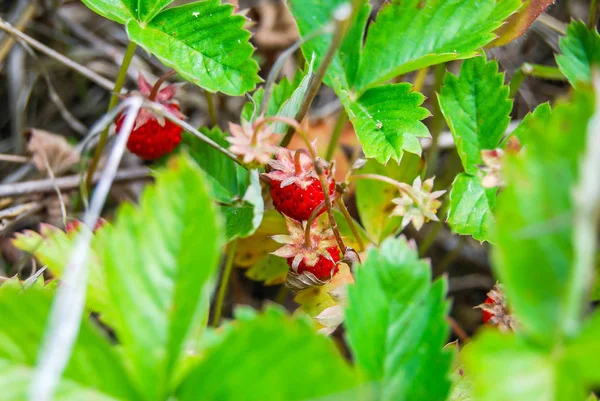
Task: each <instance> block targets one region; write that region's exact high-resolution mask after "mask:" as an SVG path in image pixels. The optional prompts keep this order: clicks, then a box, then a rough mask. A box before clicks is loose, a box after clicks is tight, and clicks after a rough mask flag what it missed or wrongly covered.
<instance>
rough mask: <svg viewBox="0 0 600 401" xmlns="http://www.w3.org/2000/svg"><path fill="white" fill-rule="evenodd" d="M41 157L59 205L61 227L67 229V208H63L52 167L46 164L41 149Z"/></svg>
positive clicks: (43, 152) (63, 203)
mask: <svg viewBox="0 0 600 401" xmlns="http://www.w3.org/2000/svg"><path fill="white" fill-rule="evenodd" d="M41 155H42V159H43V160H44V167H46V171H47V172H48V176H49V178H50V181H51V182H52V186H53V187H54V191H55V192H56V196H57V197H58V203H59V204H60V214H61V217H62V223H63V226H64V227H65V228H67V207H66V206H65V200H64V199H63V196H62V192H61V190H60V188H59V187H58V185H57V184H56V177H55V176H54V172H53V171H52V167H50V163H48V158H47V157H46V152H45V151H44V150H43V149H42V152H41Z"/></svg>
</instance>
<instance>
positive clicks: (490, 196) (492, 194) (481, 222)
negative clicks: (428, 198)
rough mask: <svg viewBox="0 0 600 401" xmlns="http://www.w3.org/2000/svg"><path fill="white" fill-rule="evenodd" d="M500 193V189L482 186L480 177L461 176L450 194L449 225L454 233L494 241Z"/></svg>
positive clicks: (455, 181)
mask: <svg viewBox="0 0 600 401" xmlns="http://www.w3.org/2000/svg"><path fill="white" fill-rule="evenodd" d="M497 192H498V188H484V187H482V186H481V179H480V178H479V177H476V176H472V175H468V174H465V173H461V174H459V175H458V176H457V177H456V179H455V180H454V183H453V184H452V190H451V192H450V209H449V212H448V224H449V225H450V228H451V229H452V231H454V232H455V233H457V234H460V235H471V236H472V237H473V238H475V239H476V240H478V241H481V242H483V241H491V239H492V233H493V231H494V226H495V220H494V215H493V213H492V211H493V210H494V208H495V206H496V193H497Z"/></svg>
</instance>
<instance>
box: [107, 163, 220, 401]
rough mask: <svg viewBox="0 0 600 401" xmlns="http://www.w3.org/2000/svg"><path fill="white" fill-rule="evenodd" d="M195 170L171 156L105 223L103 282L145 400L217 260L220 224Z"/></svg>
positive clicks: (160, 391)
mask: <svg viewBox="0 0 600 401" xmlns="http://www.w3.org/2000/svg"><path fill="white" fill-rule="evenodd" d="M219 217H220V216H219V213H218V211H217V210H216V207H215V205H214V204H213V201H212V199H211V196H210V190H209V189H208V188H207V184H206V181H205V179H204V177H203V174H202V172H201V171H200V169H199V168H198V167H197V166H196V165H195V164H194V163H193V162H191V161H190V160H189V159H187V158H185V157H183V158H178V159H174V160H172V161H171V163H170V167H169V169H168V170H166V171H163V172H161V173H160V174H158V176H157V182H156V185H154V186H152V187H149V188H148V189H147V190H146V191H145V192H144V193H143V195H142V197H141V200H140V208H139V209H135V208H134V207H133V206H131V205H124V206H123V207H121V209H120V210H119V213H118V216H117V219H116V222H115V224H114V226H111V227H106V228H104V229H103V230H102V231H101V233H100V234H99V235H100V240H101V241H102V242H103V245H104V266H105V269H106V279H107V280H106V282H107V286H108V289H109V292H110V295H111V300H112V302H113V303H114V305H115V307H116V310H117V312H118V314H119V316H118V317H119V324H118V331H117V333H116V334H117V337H118V338H119V341H120V343H121V344H122V347H123V353H124V355H125V356H126V357H127V359H128V363H129V364H130V365H131V367H132V368H133V370H134V377H135V384H136V385H137V387H138V389H139V390H140V392H142V393H143V394H144V396H145V398H146V399H148V400H153V399H164V398H165V395H166V392H167V390H168V388H169V386H170V384H171V383H170V380H171V376H172V372H173V370H174V365H175V364H176V363H177V361H178V360H179V358H180V357H181V354H182V351H183V345H184V342H185V340H186V338H187V337H188V336H189V335H190V333H192V332H193V331H194V329H196V328H197V325H198V324H200V323H201V322H202V318H201V315H202V314H203V313H206V310H202V308H200V306H201V304H202V294H203V291H207V290H208V288H209V286H210V284H211V282H212V277H213V275H214V273H215V270H216V267H217V263H218V261H219V253H220V247H221V245H222V241H221V236H220V233H221V231H220V230H221V224H220V218H219Z"/></svg>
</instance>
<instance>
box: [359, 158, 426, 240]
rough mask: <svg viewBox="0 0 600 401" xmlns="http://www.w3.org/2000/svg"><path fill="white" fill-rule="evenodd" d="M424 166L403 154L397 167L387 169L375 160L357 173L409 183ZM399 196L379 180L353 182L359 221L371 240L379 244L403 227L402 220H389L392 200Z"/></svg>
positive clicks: (396, 190)
mask: <svg viewBox="0 0 600 401" xmlns="http://www.w3.org/2000/svg"><path fill="white" fill-rule="evenodd" d="M422 167H423V165H422V163H421V160H420V158H419V156H417V155H414V154H412V153H408V154H405V155H404V156H403V158H402V162H400V164H396V163H388V164H387V165H386V166H384V165H383V164H380V163H378V162H377V161H375V160H369V161H367V164H366V165H365V166H364V167H363V168H361V169H360V170H359V171H358V172H359V174H379V175H383V176H386V177H390V178H392V179H394V180H396V181H399V182H406V183H409V184H412V182H413V181H414V179H415V178H416V177H417V175H419V172H420V171H421V169H422ZM397 197H399V192H398V189H397V188H396V187H394V186H393V185H390V184H386V183H384V182H380V181H374V180H360V181H358V182H357V183H356V207H357V208H358V214H359V216H360V221H361V222H362V224H363V226H364V227H365V229H366V230H367V233H369V235H370V236H371V237H372V238H373V240H374V241H375V242H376V243H377V244H379V243H381V241H383V240H384V239H385V238H387V237H388V236H389V235H391V234H393V233H395V232H397V231H398V229H400V227H401V226H402V217H399V216H394V217H390V213H391V212H392V211H393V209H394V207H395V206H396V205H395V204H394V203H392V199H394V198H397Z"/></svg>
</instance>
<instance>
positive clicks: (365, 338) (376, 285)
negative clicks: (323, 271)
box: [345, 239, 452, 401]
mask: <svg viewBox="0 0 600 401" xmlns="http://www.w3.org/2000/svg"><path fill="white" fill-rule="evenodd" d="M445 295H446V283H445V281H444V280H438V281H436V282H435V283H433V284H431V267H430V266H429V264H428V263H427V262H426V261H424V260H419V257H418V253H417V251H416V250H414V249H411V247H410V245H409V244H408V242H407V241H406V239H388V240H386V241H384V242H383V243H382V244H381V247H380V249H379V250H376V249H373V250H371V252H370V254H369V257H368V259H367V261H366V262H365V263H364V264H363V266H362V267H360V268H359V269H358V270H357V271H356V284H355V285H351V286H350V287H349V288H348V300H349V305H348V308H347V310H346V313H345V316H346V322H345V325H346V330H347V335H348V342H349V345H350V348H351V350H352V353H353V355H354V358H355V360H356V363H357V364H358V365H359V366H360V367H361V368H362V369H363V370H364V372H365V374H366V375H367V379H368V380H371V381H375V382H378V383H379V385H380V387H381V388H380V389H379V391H380V392H379V396H377V397H375V398H376V399H378V400H421V401H427V400H432V401H433V400H443V399H445V398H446V397H447V395H448V392H449V391H450V380H449V371H450V367H451V365H452V354H451V353H450V352H447V351H444V350H443V346H444V344H445V342H446V340H447V338H448V324H447V323H446V320H445V317H446V315H447V313H448V303H447V301H446V300H445V299H444V298H445Z"/></svg>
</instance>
